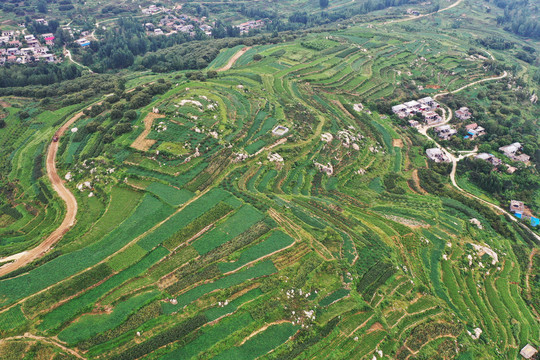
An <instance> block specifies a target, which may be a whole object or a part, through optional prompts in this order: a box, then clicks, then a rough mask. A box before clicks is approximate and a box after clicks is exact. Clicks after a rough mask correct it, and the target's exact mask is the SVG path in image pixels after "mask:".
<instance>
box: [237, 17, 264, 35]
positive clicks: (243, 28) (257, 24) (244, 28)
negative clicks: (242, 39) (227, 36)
mask: <svg viewBox="0 0 540 360" xmlns="http://www.w3.org/2000/svg"><path fill="white" fill-rule="evenodd" d="M262 26H264V21H263V20H250V21H247V22H245V23H242V24H240V25H238V28H239V29H240V33H241V34H246V33H248V32H249V30H251V29H258V28H261V27H262Z"/></svg>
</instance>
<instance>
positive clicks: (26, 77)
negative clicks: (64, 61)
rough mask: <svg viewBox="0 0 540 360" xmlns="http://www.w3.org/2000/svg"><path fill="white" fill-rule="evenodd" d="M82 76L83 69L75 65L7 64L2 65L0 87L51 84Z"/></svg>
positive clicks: (0, 68)
mask: <svg viewBox="0 0 540 360" xmlns="http://www.w3.org/2000/svg"><path fill="white" fill-rule="evenodd" d="M79 76H81V70H80V69H79V68H78V67H77V66H75V65H73V64H70V65H57V64H48V63H43V62H39V63H33V64H27V65H17V64H6V65H5V66H3V67H0V88H6V87H19V86H21V87H22V86H28V85H50V84H54V83H58V82H61V81H65V80H73V79H75V78H77V77H79Z"/></svg>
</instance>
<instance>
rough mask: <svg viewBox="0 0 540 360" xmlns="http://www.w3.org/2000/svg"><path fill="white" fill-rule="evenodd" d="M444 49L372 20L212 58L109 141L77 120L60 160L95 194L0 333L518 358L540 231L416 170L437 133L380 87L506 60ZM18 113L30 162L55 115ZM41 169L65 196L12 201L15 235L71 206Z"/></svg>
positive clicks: (536, 329) (531, 328) (433, 79)
mask: <svg viewBox="0 0 540 360" xmlns="http://www.w3.org/2000/svg"><path fill="white" fill-rule="evenodd" d="M323 37H324V38H323ZM314 39H319V40H320V41H323V42H324V44H325V47H324V49H322V50H314V49H313V48H312V47H310V46H307V45H309V44H310V43H309V41H314ZM306 44H307V45H306ZM446 48H447V45H446V44H445V43H444V42H443V41H438V40H433V39H432V40H431V41H430V43H429V44H428V43H427V42H426V40H423V39H422V40H418V39H415V38H414V36H411V34H400V35H392V36H390V35H384V34H383V35H381V34H375V33H371V32H369V31H368V30H366V29H365V28H364V27H362V28H358V27H356V28H355V27H351V28H348V29H346V30H342V31H334V32H332V33H328V34H317V35H313V34H312V35H308V36H306V38H304V39H300V40H297V41H294V42H287V43H283V44H276V45H271V46H269V45H265V46H254V47H253V48H251V49H249V50H247V51H246V52H245V54H243V55H242V56H240V57H239V58H238V60H237V61H236V63H235V64H234V66H232V68H231V69H229V70H227V71H224V72H222V73H220V75H219V76H218V77H215V78H209V79H207V80H206V81H204V82H203V81H192V80H188V79H186V78H185V77H179V79H180V80H178V85H177V86H174V87H173V88H172V89H171V90H169V91H168V92H166V93H165V94H163V95H158V96H155V97H154V98H153V100H152V102H151V103H150V104H149V105H148V106H146V107H145V108H143V109H141V110H139V111H138V114H137V119H135V120H133V125H134V129H133V131H132V132H130V133H127V134H124V135H122V136H120V137H118V138H116V140H114V141H113V142H112V143H111V144H108V145H107V146H106V147H104V146H103V145H101V146H102V147H101V148H100V149H102V150H101V152H100V153H99V156H90V154H93V153H94V152H95V151H97V150H96V148H97V146H98V145H96V142H99V139H93V138H92V136H93V135H92V136H88V137H75V136H71V137H65V138H63V139H62V140H61V141H62V144H61V152H60V154H59V159H60V162H59V164H58V166H59V168H60V169H61V172H62V173H63V175H65V174H66V173H68V172H72V173H73V180H72V181H68V182H67V184H68V186H70V188H71V189H72V190H73V191H74V193H75V194H76V195H77V199H78V201H79V203H80V205H81V207H82V208H83V209H84V210H86V211H81V213H80V215H79V217H78V220H77V226H76V227H74V228H73V229H72V230H71V231H70V232H68V233H67V234H66V235H65V237H64V239H63V240H62V241H61V242H60V243H59V244H58V246H57V249H56V250H55V251H58V253H56V255H55V256H54V257H53V256H50V257H47V256H46V257H45V258H43V259H44V260H43V261H42V262H41V263H39V264H34V265H33V266H31V267H29V268H26V269H23V270H22V271H21V272H20V273H18V274H13V275H12V276H7V277H4V278H3V279H1V280H0V307H1V308H0V335H1V336H2V337H4V338H13V337H16V336H23V338H22V339H24V336H25V335H24V334H25V333H30V334H34V335H36V336H40V337H44V338H49V339H53V340H54V343H55V344H60V345H61V346H65V347H68V348H70V349H73V350H74V351H75V353H76V354H78V356H79V357H80V358H88V359H143V358H144V359H210V358H217V359H255V358H266V359H276V358H279V359H286V358H287V359H292V358H317V359H328V358H336V359H337V358H339V359H352V358H357V359H374V358H376V359H380V358H385V359H426V358H436V356H438V355H440V356H441V357H440V358H445V359H446V358H459V359H470V358H478V359H480V358H482V359H515V358H516V357H517V356H518V355H517V354H518V350H519V349H520V348H521V347H522V346H524V345H525V344H526V343H528V342H531V343H535V342H537V341H538V339H539V337H540V326H539V322H538V317H537V314H536V313H535V311H534V310H533V308H532V307H531V305H530V301H529V300H528V298H527V296H526V289H525V288H524V280H523V279H524V275H525V272H526V271H527V268H526V267H524V266H521V265H520V264H519V263H518V262H519V261H520V260H522V258H518V256H517V255H516V253H515V250H514V249H515V247H516V246H520V247H524V249H526V250H524V251H526V252H527V253H530V251H531V249H530V248H529V247H526V245H525V244H526V243H525V240H524V239H523V238H522V236H521V235H520V233H519V232H518V231H516V230H515V228H514V227H513V224H511V223H510V222H508V221H507V220H506V219H504V218H502V217H498V216H491V215H490V214H492V213H491V210H489V208H487V207H486V208H483V207H481V206H479V207H474V208H472V207H470V206H471V205H470V204H469V205H468V204H465V203H461V202H459V201H458V200H455V199H453V198H449V197H441V196H439V195H438V194H435V193H428V192H427V191H420V190H419V189H418V188H415V187H414V186H411V184H413V185H414V183H413V171H415V170H418V168H419V167H420V166H417V165H418V163H422V162H421V161H420V162H419V161H418V160H417V159H416V160H415V156H416V155H415V154H414V149H415V148H416V149H422V148H423V147H424V146H425V145H426V143H425V140H424V138H421V137H419V136H417V135H416V134H415V133H413V132H411V131H409V130H407V129H403V128H402V127H399V126H397V125H396V124H395V123H394V122H393V120H394V119H393V118H389V117H388V116H387V115H386V114H384V113H383V112H382V110H383V109H382V107H381V108H378V107H377V104H378V101H381V100H386V101H388V99H392V101H393V100H394V99H395V100H396V101H398V100H400V101H401V100H404V99H408V98H409V97H410V93H411V92H414V93H415V94H416V95H428V94H430V93H431V91H430V89H429V88H426V86H427V85H436V86H437V87H441V88H442V89H445V90H453V89H457V88H459V87H461V86H463V85H464V84H465V83H468V82H470V81H472V80H474V79H477V78H482V77H486V76H491V75H493V74H491V73H487V74H486V70H484V68H483V66H482V63H481V62H471V61H468V62H466V61H463V57H465V56H466V52H467V50H468V45H467V43H463V44H461V43H459V44H457V45H456V46H455V47H453V48H452V51H449V52H445V51H443V50H444V49H446ZM240 49H242V47H241V46H240V47H237V48H233V49H228V50H224V51H223V52H222V53H221V54H220V55H219V56H218V57H217V58H216V60H214V62H213V63H212V64H211V65H210V67H209V69H218V68H221V67H222V66H223V65H224V64H226V63H227V62H228V60H229V59H230V58H231V57H232V56H234V55H235V54H236V52H237V51H239V50H240ZM428 50H429V51H428ZM254 54H260V55H261V56H262V60H260V61H254V60H253V55H254ZM423 76H426V77H427V78H428V79H427V80H426V79H424V78H423ZM358 104H363V107H359V106H358ZM153 109H157V110H158V111H159V114H160V115H161V116H162V117H161V118H158V119H155V120H154V123H153V125H152V126H151V129H150V131H149V132H148V134H146V139H149V140H153V141H152V144H151V146H150V147H149V148H148V149H139V150H137V149H135V148H133V147H131V145H132V143H133V142H134V141H135V140H136V139H137V137H138V136H139V135H140V134H141V133H143V131H144V130H143V129H144V123H143V121H144V120H143V119H144V118H145V116H146V115H147V114H148V113H151V111H152V110H153ZM75 110H76V109H75V108H64V109H61V110H58V111H57V116H58V117H60V116H62V115H63V114H69V113H70V112H73V111H75ZM12 111H15V110H12ZM379 111H381V112H379ZM43 116H45V115H43ZM102 116H103V117H104V118H105V119H107V116H108V113H107V111H105V112H104V113H103V114H102ZM16 121H17V120H15V117H14V115H10V117H8V122H13V123H15V122H16ZM43 121H44V123H46V124H48V125H51V126H52V124H53V123H54V122H52V121H51V122H50V124H49V123H48V122H46V121H47V119H44V120H43ZM89 121H90V119H89V118H88V117H87V118H84V119H81V120H80V122H79V123H77V124H76V125H77V126H78V127H80V128H83V127H85V126H87V124H88V122H89ZM104 121H105V124H106V122H107V121H109V120H104ZM57 123H59V122H58V121H57ZM278 125H281V126H284V127H287V129H288V131H287V132H286V133H285V134H281V135H275V134H273V133H272V130H273V129H274V128H275V127H276V126H278ZM12 129H14V130H12V131H23V130H15V128H12ZM24 131H26V132H24V136H23V134H19V136H18V138H19V139H22V138H24V139H27V140H25V141H26V142H25V141H21V143H17V142H15V143H13V144H10V145H9V146H12V147H14V148H17V147H21V149H22V150H20V151H19V152H15V154H16V155H15V156H18V159H19V160H18V161H20V162H21V163H24V162H29V161H30V162H31V161H34V160H33V158H35V156H37V155H38V154H39V153H40V151H41V150H42V148H43V146H44V143H45V141H46V140H47V136H48V135H51V134H52V133H53V131H52V130H50V131H48V132H47V131H46V132H43V134H44V135H39V134H38V133H36V132H35V131H32V130H30V129H25V130H24ZM397 140H401V142H400V141H397ZM2 141H4V142H5V143H6V144H7V142H8V141H9V140H8V139H7V138H5V139H4V138H3V140H2ZM47 141H48V140H47ZM23 142H25V143H23ZM2 144H3V146H4V143H2ZM25 144H26V145H25ZM403 144H406V145H405V146H403ZM408 144H413V146H408ZM398 145H399V146H398ZM6 146H7V145H6ZM275 154H277V156H276V155H275ZM30 155H32V156H30ZM36 161H37V160H36ZM27 167H28V166H26V167H25V166H24V164H21V165H20V166H19V167H16V168H14V169H13V176H14V178H17V179H20V181H24V182H26V183H27V185H28V188H29V189H34V190H35V191H36V192H39V194H41V195H40V196H44V197H45V198H46V199H47V201H46V202H44V203H47V204H50V205H47V206H46V207H43V208H40V209H39V211H38V215H36V216H30V215H28V214H27V213H26V212H25V209H24V208H23V207H21V208H20V213H17V214H18V215H17V214H15V212H13V213H11V214H7V215H9V216H11V217H12V218H13V219H10V220H9V221H10V223H9V225H7V226H6V227H5V230H3V231H4V232H6V234H7V233H8V230H9V229H15V228H17V229H20V230H19V231H18V232H10V233H9V236H8V235H6V236H5V237H2V239H1V241H2V243H1V245H6V246H5V247H4V246H3V247H2V249H3V251H4V252H5V253H6V255H11V254H13V253H16V252H18V251H19V250H20V249H24V248H25V247H27V246H29V245H31V244H33V243H35V242H36V239H38V238H39V237H36V236H35V235H34V234H35V232H40V233H42V234H45V233H47V231H50V230H52V229H53V228H54V225H55V224H57V223H58V221H57V218H58V217H59V214H61V212H62V210H61V209H60V207H58V206H57V205H55V204H56V202H55V201H52V200H54V195H52V194H50V193H47V191H48V190H47V186H46V185H44V184H43V183H42V182H43V180H42V179H40V178H38V179H32V176H31V175H30V174H28V173H27V172H28V171H27V170H24V169H26V168H27ZM93 169H95V170H93ZM111 169H112V170H111ZM25 171H26V172H25ZM96 173H97V174H99V177H97V176H96V175H95V174H96ZM85 181H91V182H92V185H91V186H84V185H83V186H82V187H77V184H84V182H85ZM420 185H423V186H425V188H426V189H429V187H428V186H427V184H426V183H420ZM440 186H441V187H444V188H445V189H447V190H448V191H449V192H451V191H453V190H451V187H450V186H449V185H448V184H447V183H445V182H444V181H442V182H441V183H440ZM40 191H41V192H40ZM90 193H92V196H90V197H89V194H90ZM18 209H19V208H18ZM472 217H474V218H477V219H478V220H479V221H480V222H481V224H482V225H483V228H482V229H479V228H477V227H476V226H474V225H473V224H471V223H470V221H469V220H470V219H471V218H472ZM6 221H7V220H6ZM40 224H45V226H44V225H40ZM501 224H502V225H501ZM501 227H503V228H504V229H507V231H509V232H510V233H511V234H512V238H509V237H507V236H505V235H503V234H501V230H500V229H501ZM496 229H497V230H496ZM7 244H13V245H9V246H8V245H7ZM474 245H477V246H484V247H486V248H489V249H491V250H493V251H494V252H495V253H496V254H497V255H498V257H497V259H494V258H492V257H490V255H489V252H486V251H480V250H478V248H476V247H475V246H474ZM476 328H479V329H481V331H482V335H481V336H480V338H479V339H476V338H474V337H473V336H471V334H473V335H474V329H476ZM19 340H20V339H19ZM19 340H18V341H19ZM20 341H23V340H20ZM51 341H52V340H51ZM16 342H17V341H11V340H10V341H5V342H0V344H1V346H6V347H9V346H16V345H13V344H15V343H16ZM66 356H74V355H66Z"/></svg>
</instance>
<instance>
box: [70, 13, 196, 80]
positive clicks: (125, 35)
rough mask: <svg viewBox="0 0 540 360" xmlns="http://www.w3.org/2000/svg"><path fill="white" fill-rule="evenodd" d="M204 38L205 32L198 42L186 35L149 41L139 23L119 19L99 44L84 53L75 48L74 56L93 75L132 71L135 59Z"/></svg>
mask: <svg viewBox="0 0 540 360" xmlns="http://www.w3.org/2000/svg"><path fill="white" fill-rule="evenodd" d="M205 37H206V35H205V34H204V33H202V32H199V33H198V34H197V35H196V36H195V38H191V37H190V36H189V35H188V34H184V33H177V34H173V35H170V36H151V37H149V36H147V35H146V30H145V29H144V27H143V26H142V25H141V23H140V22H139V21H136V20H134V19H132V18H120V19H118V23H117V25H116V26H114V27H111V28H109V29H108V30H107V31H105V32H104V33H103V34H102V38H101V40H100V41H93V42H92V43H91V44H90V46H89V47H87V48H86V49H81V48H80V47H78V46H77V45H76V44H74V45H73V54H74V55H79V56H81V61H82V63H83V64H84V65H86V66H89V67H91V68H92V69H93V70H94V71H97V72H105V71H107V70H110V69H123V68H127V67H130V66H131V65H133V63H134V61H135V57H136V56H142V55H144V54H146V53H147V52H152V51H156V50H159V49H163V48H169V47H171V46H173V45H177V44H183V43H186V42H189V41H192V40H194V39H202V38H205Z"/></svg>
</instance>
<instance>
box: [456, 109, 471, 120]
mask: <svg viewBox="0 0 540 360" xmlns="http://www.w3.org/2000/svg"><path fill="white" fill-rule="evenodd" d="M456 117H457V118H458V119H460V120H469V119H470V118H471V117H472V114H471V112H470V111H469V108H467V107H462V108H460V109H459V110H456Z"/></svg>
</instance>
